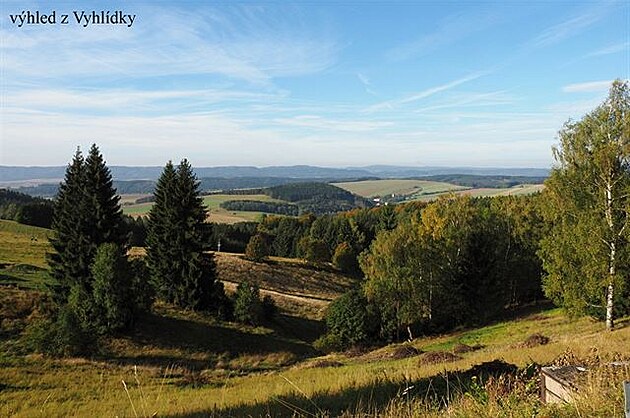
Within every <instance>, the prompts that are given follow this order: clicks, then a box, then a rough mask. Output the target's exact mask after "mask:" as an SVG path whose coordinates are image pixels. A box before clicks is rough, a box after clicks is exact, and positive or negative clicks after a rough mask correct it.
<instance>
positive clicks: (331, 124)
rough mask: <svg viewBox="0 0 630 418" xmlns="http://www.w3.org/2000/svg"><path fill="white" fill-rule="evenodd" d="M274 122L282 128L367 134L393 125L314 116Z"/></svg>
mask: <svg viewBox="0 0 630 418" xmlns="http://www.w3.org/2000/svg"><path fill="white" fill-rule="evenodd" d="M274 122H275V123H277V124H279V125H283V126H297V127H302V128H311V129H316V130H328V131H333V132H369V131H374V130H377V129H380V128H385V127H388V126H392V125H393V123H392V122H387V121H374V120H344V119H330V118H322V117H320V116H314V115H301V116H296V117H293V118H281V119H275V120H274Z"/></svg>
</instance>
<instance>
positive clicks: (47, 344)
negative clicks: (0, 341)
mask: <svg viewBox="0 0 630 418" xmlns="http://www.w3.org/2000/svg"><path fill="white" fill-rule="evenodd" d="M24 342H25V345H26V347H27V348H28V349H30V350H32V351H35V352H37V353H42V354H44V355H48V356H52V357H72V356H79V355H86V354H90V353H91V351H92V350H93V348H94V347H95V346H96V345H95V344H94V339H93V338H92V336H91V334H90V333H88V332H85V331H84V330H83V329H82V328H81V324H80V321H79V319H78V318H77V316H76V315H75V313H74V312H73V311H72V309H71V308H69V307H68V306H65V307H64V308H62V309H61V310H60V311H59V313H58V315H57V318H56V320H51V319H41V320H39V321H36V322H33V323H32V324H31V325H29V326H28V327H27V328H26V331H25V333H24Z"/></svg>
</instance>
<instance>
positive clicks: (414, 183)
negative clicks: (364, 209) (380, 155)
mask: <svg viewBox="0 0 630 418" xmlns="http://www.w3.org/2000/svg"><path fill="white" fill-rule="evenodd" d="M332 184H333V185H334V186H337V187H341V188H342V189H344V190H347V191H349V192H351V193H354V194H357V195H359V196H363V197H368V198H375V197H382V196H391V195H392V194H395V195H402V196H419V195H433V194H437V193H445V192H450V191H455V190H464V189H467V188H466V187H462V186H457V185H455V184H450V183H442V182H438V181H425V180H408V179H386V180H365V181H354V182H346V183H332Z"/></svg>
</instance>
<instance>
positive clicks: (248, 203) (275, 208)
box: [219, 200, 299, 216]
mask: <svg viewBox="0 0 630 418" xmlns="http://www.w3.org/2000/svg"><path fill="white" fill-rule="evenodd" d="M219 206H220V207H222V208H223V209H227V210H240V211H245V212H264V213H275V214H278V215H287V216H297V215H298V213H299V208H298V207H297V206H296V205H292V204H290V203H281V202H262V201H260V200H228V201H226V202H223V203H221V204H220V205H219Z"/></svg>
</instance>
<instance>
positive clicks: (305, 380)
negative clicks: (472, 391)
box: [0, 307, 630, 417]
mask: <svg viewBox="0 0 630 418" xmlns="http://www.w3.org/2000/svg"><path fill="white" fill-rule="evenodd" d="M161 309H167V308H164V307H162V308H161ZM182 315H184V314H182V313H177V312H176V313H170V314H168V313H167V314H165V315H163V316H160V317H159V318H161V319H159V320H157V321H158V322H157V323H153V324H152V325H150V326H148V327H144V329H143V331H142V333H140V334H139V335H134V336H132V337H130V338H127V339H124V340H121V341H115V342H114V343H112V345H114V346H115V347H114V349H113V350H114V351H112V352H111V353H110V354H109V356H108V357H107V358H99V359H94V360H86V359H77V360H46V359H42V358H39V357H33V356H31V357H19V358H13V357H11V358H9V357H6V356H5V357H4V358H3V359H2V363H1V365H2V368H0V381H2V382H3V384H4V390H3V391H2V392H0V408H1V409H0V411H1V412H2V413H3V414H7V413H9V414H10V413H13V414H16V415H18V416H33V415H39V414H44V415H46V416H66V415H78V416H83V415H86V414H87V415H92V416H113V415H118V416H133V415H134V412H133V408H135V409H136V410H137V411H138V413H139V414H141V415H151V414H153V413H157V414H158V415H159V416H172V417H176V416H177V417H189V416H207V415H204V414H208V413H209V412H212V411H214V412H215V413H217V416H249V415H252V416H261V415H265V414H267V413H270V414H271V415H272V416H291V415H292V414H293V412H295V411H299V410H300V409H304V410H306V411H307V412H304V413H303V415H304V416H310V415H311V414H317V413H323V415H325V414H326V413H328V414H330V415H337V414H338V413H341V412H342V411H343V410H345V409H348V408H349V409H350V410H351V411H355V410H357V409H359V410H361V411H367V410H369V409H372V408H378V409H379V410H380V411H381V412H382V411H383V408H385V406H386V405H387V404H388V403H389V402H390V401H391V400H396V399H398V400H400V397H399V396H398V394H399V393H401V392H402V391H403V389H404V388H405V387H408V386H414V388H415V390H412V391H411V392H410V397H411V398H412V400H414V401H415V402H421V400H422V399H424V397H425V396H427V395H430V394H432V393H433V392H431V391H432V390H434V391H439V389H437V388H438V383H439V382H440V379H441V377H440V376H444V372H445V371H447V370H449V371H454V374H452V375H451V378H452V379H453V383H452V388H451V390H457V388H458V386H457V385H458V384H459V383H457V381H456V379H457V376H458V374H457V372H456V371H458V370H459V371H464V370H468V369H469V368H470V367H471V366H472V365H474V364H479V363H481V362H485V361H490V360H493V359H503V360H505V361H506V362H508V363H512V364H516V365H518V366H524V365H526V364H527V363H530V362H532V361H535V362H538V363H548V362H550V361H552V360H553V359H554V358H555V357H557V356H558V355H560V354H562V353H564V352H566V351H567V350H569V349H570V350H571V351H572V352H573V353H574V354H575V355H577V356H584V357H586V356H588V355H589V353H590V352H591V351H592V350H593V349H597V352H598V355H600V356H605V355H606V354H607V353H612V352H621V353H625V354H626V355H627V354H628V341H629V340H630V327H629V326H626V327H624V328H621V329H618V330H617V331H615V332H613V333H609V332H606V331H604V330H603V326H602V324H601V323H595V322H592V321H590V320H588V319H581V320H577V321H575V320H570V319H568V318H566V317H565V316H564V315H562V314H561V313H560V312H559V311H558V310H550V311H546V312H543V313H542V314H540V313H538V314H535V315H530V316H529V317H526V318H521V319H518V320H513V321H507V322H502V323H498V324H495V325H491V326H488V327H484V328H480V329H476V330H471V331H462V332H458V333H454V334H448V335H444V336H441V337H430V338H419V339H416V340H414V341H413V342H412V344H413V346H415V347H417V348H419V349H422V350H424V351H433V350H438V349H441V350H444V349H449V348H450V347H451V346H452V345H453V344H455V343H456V342H466V343H473V342H474V343H480V344H483V345H484V346H485V347H484V348H482V349H480V350H478V351H475V352H471V353H467V354H463V355H462V357H463V358H462V359H461V360H458V361H455V362H452V363H439V364H429V365H424V364H422V363H420V359H421V357H418V356H415V357H410V358H404V359H398V360H395V359H390V358H389V357H390V353H391V352H393V351H394V350H395V348H396V346H390V347H386V348H383V349H379V350H377V351H375V352H372V353H367V354H364V355H362V356H359V357H347V356H345V355H342V354H336V355H332V356H327V357H326V358H325V360H327V361H328V362H329V363H330V364H335V365H336V366H338V367H312V365H314V364H315V361H314V360H313V359H310V360H307V361H305V362H299V363H297V364H293V365H292V363H293V362H294V361H295V359H296V358H300V357H302V356H303V355H307V353H305V352H301V349H302V348H301V346H299V345H297V346H296V345H292V344H296V343H292V342H291V340H289V339H283V338H284V337H282V336H281V335H277V336H276V340H275V343H276V344H277V345H274V344H270V343H269V339H268V338H263V337H264V336H265V335H266V333H273V332H277V331H269V330H268V329H263V328H260V329H257V330H248V332H247V333H245V332H243V330H242V329H237V328H235V329H233V330H227V331H226V330H225V328H221V329H220V330H217V329H215V328H213V325H212V323H211V322H208V321H209V320H207V319H204V318H203V317H197V316H192V315H188V316H184V317H183V318H182ZM170 321H173V323H170ZM533 332H543V333H544V334H545V335H547V336H549V337H551V342H550V343H549V344H547V345H544V346H537V347H532V348H522V347H519V346H518V345H517V344H518V343H519V342H521V341H523V340H524V339H525V338H526V337H527V336H528V335H530V334H531V333H533ZM257 333H258V334H257ZM256 335H258V337H256ZM158 336H159V337H158ZM265 341H266V343H264V342H265ZM116 344H118V348H116ZM134 344H135V345H134ZM200 346H201V347H203V348H204V349H205V350H207V351H203V350H201V351H199V348H198V347H200ZM121 347H122V348H121ZM160 350H162V351H160ZM164 350H166V351H164ZM169 350H170V351H169ZM239 350H240V351H239ZM277 350H280V351H279V352H278V351H277ZM229 351H232V353H228V352H229ZM125 353H127V354H125ZM135 365H137V366H138V367H137V369H136V368H134V366H135ZM136 373H137V374H136ZM623 373H625V374H623ZM623 373H622V375H621V377H622V378H626V379H627V378H630V371H629V370H628V369H627V368H626V369H625V372H623ZM462 376H463V375H462ZM123 380H124V381H125V382H126V384H127V387H128V391H129V395H127V392H125V390H124V388H123V385H122V383H121V382H122V381H123ZM431 382H433V385H435V387H432V383H431ZM619 391H620V387H619ZM534 392H535V391H534ZM617 395H618V394H617ZM617 395H615V394H613V397H614V399H615V400H616V401H619V399H618V397H616V396H617ZM464 400H466V398H465V397H464ZM504 402H506V403H507V402H510V400H509V399H508V398H506V399H505V400H504ZM512 402H514V401H513V400H512ZM519 402H521V403H518V404H516V405H515V406H514V409H510V410H511V411H512V412H513V413H515V414H516V415H512V414H510V415H509V416H526V415H528V414H529V416H531V412H532V411H531V408H534V409H537V410H538V411H539V412H544V409H543V406H541V405H539V404H538V403H537V401H536V396H535V395H532V396H529V397H527V398H525V399H524V400H521V401H519ZM132 403H133V407H132ZM412 405H413V404H412ZM420 405H421V404H416V405H415V406H414V408H421V406H420ZM473 406H474V407H479V406H480V405H479V404H475V405H473ZM464 407H465V408H468V407H466V406H464ZM584 407H585V408H588V404H586V405H585V406H584ZM591 407H592V406H591ZM599 407H601V408H603V412H602V413H601V414H599V415H600V416H610V412H609V411H611V410H612V409H613V408H617V412H619V411H620V409H619V408H620V405H619V404H618V405H600V406H599ZM298 408H299V409H298ZM557 408H558V409H557V410H556V409H554V410H553V411H555V413H553V414H551V413H543V414H542V416H573V415H574V414H575V411H574V410H573V413H572V412H571V411H572V409H571V407H566V408H565V407H557ZM604 410H605V411H604ZM467 411H468V412H467ZM482 411H484V413H483V414H482V415H483V416H494V412H492V410H491V409H489V406H487V405H485V404H484V405H483V409H482ZM519 411H520V412H521V413H520V414H519V413H518V412H519ZM553 411H550V412H553ZM606 411H608V412H606ZM442 412H443V411H442ZM454 412H455V415H454V416H471V414H470V410H467V409H463V410H460V412H459V414H458V413H457V411H454ZM508 412H509V411H508ZM412 415H413V416H418V415H419V412H418V413H416V414H412ZM435 415H436V416H438V412H436V413H435ZM583 415H584V416H593V415H592V414H589V413H588V412H586V413H585V414H584V413H583ZM390 416H400V410H399V411H398V412H392V413H390Z"/></svg>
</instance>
